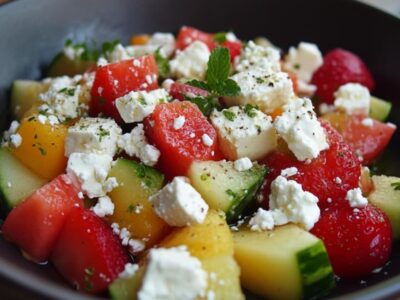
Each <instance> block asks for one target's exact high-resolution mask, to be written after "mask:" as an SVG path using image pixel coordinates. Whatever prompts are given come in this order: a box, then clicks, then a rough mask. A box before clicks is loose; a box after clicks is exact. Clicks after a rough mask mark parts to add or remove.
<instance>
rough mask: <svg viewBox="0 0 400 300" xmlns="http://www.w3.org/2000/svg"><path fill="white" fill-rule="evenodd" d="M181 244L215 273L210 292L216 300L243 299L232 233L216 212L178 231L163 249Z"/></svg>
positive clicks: (164, 243) (204, 266)
mask: <svg viewBox="0 0 400 300" xmlns="http://www.w3.org/2000/svg"><path fill="white" fill-rule="evenodd" d="M210 233H211V234H210ZM181 245H186V246H187V247H188V250H189V252H190V253H191V255H193V256H195V257H197V258H199V259H200V261H201V263H202V266H203V268H204V269H205V270H206V271H207V272H208V274H209V275H210V274H211V273H215V277H216V280H215V281H213V280H212V279H211V278H210V276H208V277H209V281H208V289H209V290H210V291H213V292H214V294H215V299H232V300H233V299H244V297H243V294H242V291H241V287H240V282H239V274H240V270H239V267H238V265H237V264H236V262H235V260H234V258H233V240H232V234H231V232H230V230H229V227H228V226H227V224H226V221H225V220H224V219H223V218H221V216H220V215H219V214H218V213H217V212H216V211H214V210H210V211H209V213H208V215H207V218H206V220H205V221H204V223H203V224H198V225H194V226H190V227H184V228H179V229H175V230H174V231H173V232H172V233H171V234H170V235H168V236H167V237H166V238H165V240H164V241H162V243H161V244H160V247H167V248H169V247H176V246H181ZM211 277H213V276H211ZM221 280H222V281H221ZM220 282H224V284H219V283H220Z"/></svg>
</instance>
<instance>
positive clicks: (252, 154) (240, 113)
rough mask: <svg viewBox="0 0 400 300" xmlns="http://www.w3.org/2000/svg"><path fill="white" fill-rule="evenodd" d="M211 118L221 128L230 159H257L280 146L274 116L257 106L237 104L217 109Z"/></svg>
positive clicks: (221, 141)
mask: <svg viewBox="0 0 400 300" xmlns="http://www.w3.org/2000/svg"><path fill="white" fill-rule="evenodd" d="M210 119H211V123H212V125H213V126H214V128H215V129H216V130H217V133H218V142H219V146H220V149H221V151H222V153H223V154H224V156H225V157H226V158H228V159H229V160H236V159H239V158H242V157H248V158H249V159H250V160H257V159H259V158H262V157H263V156H265V155H266V154H268V153H269V152H270V151H272V150H273V149H275V148H276V146H277V135H276V132H275V129H274V127H273V125H272V118H271V117H270V116H267V115H266V114H264V113H263V112H261V111H260V110H258V109H256V108H251V107H250V108H249V106H247V109H246V107H239V106H233V107H230V108H229V109H224V110H222V111H217V110H214V111H213V112H212V114H211V116H210Z"/></svg>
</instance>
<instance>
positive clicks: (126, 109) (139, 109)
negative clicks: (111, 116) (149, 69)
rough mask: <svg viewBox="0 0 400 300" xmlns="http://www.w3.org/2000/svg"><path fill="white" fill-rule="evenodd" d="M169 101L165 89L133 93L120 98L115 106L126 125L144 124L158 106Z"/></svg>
mask: <svg viewBox="0 0 400 300" xmlns="http://www.w3.org/2000/svg"><path fill="white" fill-rule="evenodd" d="M150 77H152V76H150ZM168 99H169V95H168V93H167V91H166V90H164V89H156V90H152V91H150V92H146V91H136V92H135V91H132V92H129V93H128V94H126V95H124V96H122V97H120V98H118V99H117V100H116V101H115V106H116V107H117V109H118V112H119V114H120V115H121V118H122V119H123V120H124V122H125V123H134V122H142V121H143V119H144V118H146V117H147V116H148V115H150V114H151V113H152V112H153V111H154V108H155V107H156V105H157V104H160V103H165V102H167V101H168Z"/></svg>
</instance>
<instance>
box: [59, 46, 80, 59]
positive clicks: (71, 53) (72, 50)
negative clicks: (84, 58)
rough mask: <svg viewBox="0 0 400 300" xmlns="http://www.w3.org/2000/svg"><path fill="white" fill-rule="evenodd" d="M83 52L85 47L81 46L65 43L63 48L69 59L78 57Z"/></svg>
mask: <svg viewBox="0 0 400 300" xmlns="http://www.w3.org/2000/svg"><path fill="white" fill-rule="evenodd" d="M83 52H85V48H84V47H83V46H72V45H66V46H65V47H64V49H63V53H64V55H65V56H66V57H68V58H69V59H70V60H76V59H80V58H81V55H82V54H83Z"/></svg>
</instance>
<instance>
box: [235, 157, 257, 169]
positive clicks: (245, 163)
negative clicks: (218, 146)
mask: <svg viewBox="0 0 400 300" xmlns="http://www.w3.org/2000/svg"><path fill="white" fill-rule="evenodd" d="M233 166H234V167H235V169H236V171H239V172H243V171H247V170H250V169H251V168H252V167H253V163H252V162H251V160H250V159H249V158H248V157H242V158H239V159H237V160H235V161H234V163H233Z"/></svg>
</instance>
